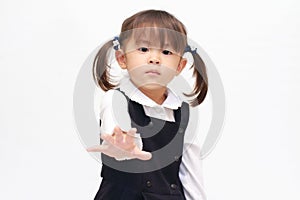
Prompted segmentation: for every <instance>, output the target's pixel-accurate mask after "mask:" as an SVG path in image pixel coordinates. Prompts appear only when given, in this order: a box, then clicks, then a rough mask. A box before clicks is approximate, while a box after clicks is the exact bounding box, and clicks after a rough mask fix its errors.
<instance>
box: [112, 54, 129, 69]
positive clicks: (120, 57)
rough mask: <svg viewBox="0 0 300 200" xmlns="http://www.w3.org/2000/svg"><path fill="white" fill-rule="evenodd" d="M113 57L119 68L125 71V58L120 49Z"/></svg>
mask: <svg viewBox="0 0 300 200" xmlns="http://www.w3.org/2000/svg"><path fill="white" fill-rule="evenodd" d="M115 56H116V60H117V62H118V63H119V65H120V67H121V68H122V69H126V68H127V65H126V57H125V54H124V52H123V51H122V50H121V49H120V50H117V51H116V52H115Z"/></svg>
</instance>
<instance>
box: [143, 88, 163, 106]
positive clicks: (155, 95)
mask: <svg viewBox="0 0 300 200" xmlns="http://www.w3.org/2000/svg"><path fill="white" fill-rule="evenodd" d="M139 90H140V91H141V92H142V93H143V94H144V95H146V96H147V97H149V98H150V99H152V100H153V101H154V102H155V103H157V104H159V105H161V104H162V103H163V102H164V101H165V100H166V98H167V96H166V90H167V88H166V87H160V88H155V89H148V88H145V87H140V88H139Z"/></svg>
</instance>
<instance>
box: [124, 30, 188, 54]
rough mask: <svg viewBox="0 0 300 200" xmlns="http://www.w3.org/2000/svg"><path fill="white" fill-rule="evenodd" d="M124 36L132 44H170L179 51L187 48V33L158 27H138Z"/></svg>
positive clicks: (161, 45)
mask: <svg viewBox="0 0 300 200" xmlns="http://www.w3.org/2000/svg"><path fill="white" fill-rule="evenodd" d="M122 36H123V38H124V39H125V40H127V42H126V43H130V44H131V45H138V44H147V45H151V46H154V47H165V46H169V47H172V48H173V49H175V50H178V51H180V50H181V49H184V48H185V46H186V41H187V38H186V35H184V34H182V33H180V32H177V31H174V30H170V29H165V28H158V27H144V28H136V29H132V30H130V31H126V33H122Z"/></svg>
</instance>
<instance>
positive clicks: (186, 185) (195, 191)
mask: <svg viewBox="0 0 300 200" xmlns="http://www.w3.org/2000/svg"><path fill="white" fill-rule="evenodd" d="M120 90H121V91H123V92H124V93H125V94H126V95H127V96H128V97H129V98H130V99H131V100H132V101H135V102H137V103H139V104H141V105H143V108H144V111H145V114H146V115H147V116H149V117H155V118H159V119H162V120H166V121H171V122H174V121H175V119H174V115H173V110H176V109H178V107H180V106H181V104H182V100H181V99H180V98H179V97H178V96H177V95H176V94H175V93H174V92H173V91H172V90H171V89H167V98H166V100H165V101H164V102H163V104H161V105H159V104H157V103H156V102H154V101H153V100H152V99H150V98H149V97H147V96H146V95H144V94H143V93H142V92H141V91H140V90H139V89H138V88H136V87H135V85H134V84H133V83H132V82H131V81H130V79H129V78H128V76H127V77H126V76H125V77H124V78H122V80H121V82H120ZM127 108H128V105H127V100H126V97H125V96H124V95H123V94H121V93H120V92H119V91H117V90H109V91H107V92H106V93H105V94H104V96H103V97H102V101H101V105H100V119H101V129H100V132H101V133H107V134H112V133H113V129H114V127H115V126H119V127H120V128H121V129H122V130H123V131H128V130H129V129H130V128H131V119H130V116H129V114H128V110H127ZM191 120H192V119H190V120H189V124H188V126H187V129H186V132H185V138H184V147H183V154H182V163H181V165H180V168H179V177H180V180H181V182H182V185H183V189H184V194H185V197H186V199H187V200H206V194H205V191H204V186H203V174H202V160H201V159H200V142H199V141H198V140H197V139H196V140H195V138H194V139H193V140H191V139H190V138H191V137H192V136H191V135H195V133H191V131H192V128H191V125H190V124H191V123H190V122H191ZM132 128H134V127H132ZM193 131H194V130H193ZM137 135H139V134H137ZM196 138H197V137H196ZM136 144H137V146H138V147H140V148H142V140H141V138H140V137H137V138H136ZM124 159H127V158H125V157H123V158H118V160H124Z"/></svg>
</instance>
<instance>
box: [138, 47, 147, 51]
mask: <svg viewBox="0 0 300 200" xmlns="http://www.w3.org/2000/svg"><path fill="white" fill-rule="evenodd" d="M138 50H139V51H141V52H147V51H149V49H148V48H147V47H140V48H138Z"/></svg>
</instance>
